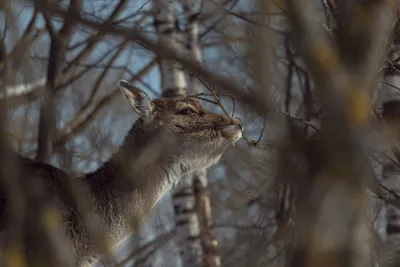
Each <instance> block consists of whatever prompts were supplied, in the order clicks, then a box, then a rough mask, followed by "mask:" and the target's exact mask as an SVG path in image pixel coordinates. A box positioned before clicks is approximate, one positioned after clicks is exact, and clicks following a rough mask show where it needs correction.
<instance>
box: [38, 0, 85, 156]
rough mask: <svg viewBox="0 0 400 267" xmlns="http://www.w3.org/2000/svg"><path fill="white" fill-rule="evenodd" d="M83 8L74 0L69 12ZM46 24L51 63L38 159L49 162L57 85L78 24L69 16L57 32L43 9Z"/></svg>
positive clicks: (44, 102)
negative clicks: (49, 41)
mask: <svg viewBox="0 0 400 267" xmlns="http://www.w3.org/2000/svg"><path fill="white" fill-rule="evenodd" d="M81 8H82V0H72V1H71V3H70V6H69V9H68V11H67V14H71V13H72V14H76V13H79V11H80V10H81ZM42 13H43V16H44V17H45V20H46V25H47V28H48V31H49V34H50V37H51V44H50V53H49V54H50V55H49V64H48V69H47V81H46V92H45V95H44V98H43V102H42V105H41V108H40V119H39V138H38V150H37V155H36V159H37V160H38V161H42V162H47V161H48V160H49V158H50V156H51V154H52V145H53V139H54V135H55V132H56V118H57V116H56V114H57V112H56V107H57V102H56V90H55V89H56V86H57V82H58V78H59V75H60V71H61V68H62V63H63V61H64V58H65V52H66V50H67V47H68V43H69V41H70V38H71V36H72V34H73V30H74V28H75V26H76V24H77V23H76V21H75V20H74V19H73V18H69V17H68V16H67V17H66V18H65V20H64V25H63V27H62V28H61V30H60V31H59V32H55V30H54V27H53V26H52V24H51V21H50V20H49V19H48V18H47V12H46V11H43V10H42Z"/></svg>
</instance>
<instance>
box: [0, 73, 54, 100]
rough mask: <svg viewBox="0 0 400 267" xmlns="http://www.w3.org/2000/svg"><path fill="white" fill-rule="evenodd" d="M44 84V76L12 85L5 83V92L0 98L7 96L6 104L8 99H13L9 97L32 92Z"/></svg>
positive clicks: (21, 95)
mask: <svg viewBox="0 0 400 267" xmlns="http://www.w3.org/2000/svg"><path fill="white" fill-rule="evenodd" d="M45 84H46V78H44V77H43V78H40V79H38V80H36V81H34V82H31V83H24V84H18V85H14V86H10V85H6V86H5V87H4V89H5V92H4V94H1V95H0V99H5V98H7V104H9V101H13V100H12V99H10V98H13V97H23V96H26V95H28V94H32V92H34V91H36V90H39V88H43V87H44V85H45ZM37 93H39V92H37Z"/></svg>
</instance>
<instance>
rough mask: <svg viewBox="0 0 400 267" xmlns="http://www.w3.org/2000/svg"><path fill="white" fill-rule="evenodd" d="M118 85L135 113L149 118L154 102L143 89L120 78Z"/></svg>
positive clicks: (152, 111)
mask: <svg viewBox="0 0 400 267" xmlns="http://www.w3.org/2000/svg"><path fill="white" fill-rule="evenodd" d="M118 85H119V88H120V89H121V92H122V94H123V95H124V96H125V98H126V99H127V100H128V102H129V104H130V105H131V107H132V108H133V110H134V111H135V112H136V113H137V114H139V115H140V116H141V117H143V118H149V117H151V116H152V115H153V113H154V109H155V107H154V103H153V102H152V101H151V100H150V98H149V96H148V95H147V94H146V93H145V92H144V91H142V90H140V89H139V88H137V87H136V86H134V85H133V84H131V83H129V82H127V81H125V80H120V81H119V82H118Z"/></svg>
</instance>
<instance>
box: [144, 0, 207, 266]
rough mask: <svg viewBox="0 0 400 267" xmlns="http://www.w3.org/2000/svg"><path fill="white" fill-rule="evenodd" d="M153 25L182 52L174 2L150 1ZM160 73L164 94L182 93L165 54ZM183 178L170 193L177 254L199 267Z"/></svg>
mask: <svg viewBox="0 0 400 267" xmlns="http://www.w3.org/2000/svg"><path fill="white" fill-rule="evenodd" d="M152 4H153V10H154V14H155V23H154V24H155V28H156V31H157V33H158V34H159V40H160V41H162V42H166V43H167V44H169V45H171V46H172V47H174V48H175V49H176V50H177V51H179V52H183V49H184V47H183V40H182V37H183V36H182V34H181V33H180V32H179V29H177V26H176V25H177V20H176V3H175V1H173V0H153V2H152ZM159 60H160V62H159V64H160V72H161V79H162V90H163V95H164V96H170V95H182V94H185V93H186V89H187V88H186V80H185V74H184V72H183V70H182V68H181V67H180V66H179V64H177V62H176V61H174V60H171V59H169V58H167V57H164V58H160V59H159ZM188 178H190V177H183V178H182V182H181V184H180V185H178V188H176V190H175V192H174V193H173V199H172V201H173V205H174V211H175V220H176V229H177V234H178V235H179V237H180V243H179V244H178V247H179V250H180V254H181V262H180V265H181V266H200V264H201V259H202V255H201V252H202V250H201V244H200V241H199V234H200V228H199V222H198V217H197V214H196V213H195V211H194V207H195V199H194V196H193V188H192V180H191V179H188Z"/></svg>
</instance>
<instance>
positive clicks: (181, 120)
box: [119, 81, 242, 172]
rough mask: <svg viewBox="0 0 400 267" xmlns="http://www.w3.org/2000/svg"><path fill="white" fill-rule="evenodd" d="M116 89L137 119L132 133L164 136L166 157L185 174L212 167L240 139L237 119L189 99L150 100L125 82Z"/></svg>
mask: <svg viewBox="0 0 400 267" xmlns="http://www.w3.org/2000/svg"><path fill="white" fill-rule="evenodd" d="M119 86H120V89H121V91H122V93H123V95H124V96H125V98H126V99H127V100H128V102H129V103H130V105H131V106H132V108H133V110H134V111H135V112H136V113H137V114H138V115H139V116H140V118H139V119H138V120H137V121H136V123H135V124H134V126H133V128H132V131H133V132H135V131H140V132H142V133H148V134H149V135H154V134H160V133H161V132H163V131H164V132H165V133H167V134H168V135H169V136H170V137H172V139H174V140H173V141H174V146H173V148H172V149H171V150H169V151H165V152H164V153H170V155H167V157H171V158H173V160H174V161H176V162H179V165H181V166H180V167H181V168H183V169H187V170H185V171H184V172H186V171H190V170H195V169H201V168H207V167H209V166H211V165H213V164H215V163H216V162H217V161H218V160H219V158H220V157H221V155H222V154H223V152H224V151H225V150H226V148H227V147H228V146H229V145H232V144H234V143H235V142H236V141H238V140H239V139H240V138H241V137H242V132H241V130H242V125H241V122H240V120H239V119H238V118H230V117H228V116H224V115H220V114H216V113H213V112H210V111H208V110H205V109H204V108H203V106H202V105H201V104H200V103H199V102H198V101H196V100H194V99H193V98H190V97H185V96H182V97H174V98H172V97H166V98H160V99H156V100H150V98H149V97H148V96H147V94H146V93H145V92H143V91H142V90H140V89H139V88H137V87H135V86H134V85H132V84H130V83H128V82H126V81H120V82H119Z"/></svg>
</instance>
